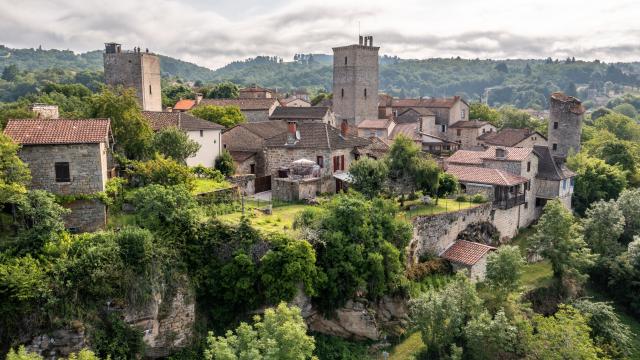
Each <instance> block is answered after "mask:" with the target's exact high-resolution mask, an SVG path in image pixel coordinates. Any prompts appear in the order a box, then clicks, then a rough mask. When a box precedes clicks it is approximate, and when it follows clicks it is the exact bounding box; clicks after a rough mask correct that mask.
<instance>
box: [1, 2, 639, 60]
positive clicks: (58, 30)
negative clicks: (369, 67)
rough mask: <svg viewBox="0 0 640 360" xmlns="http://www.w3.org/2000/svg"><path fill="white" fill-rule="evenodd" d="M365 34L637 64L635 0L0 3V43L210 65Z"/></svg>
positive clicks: (502, 52)
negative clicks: (133, 51)
mask: <svg viewBox="0 0 640 360" xmlns="http://www.w3.org/2000/svg"><path fill="white" fill-rule="evenodd" d="M358 24H360V32H361V33H362V34H367V35H368V34H371V35H373V36H374V45H378V46H380V47H381V49H380V52H381V54H389V55H398V56H400V57H403V58H428V57H451V56H461V57H464V58H478V57H479V58H501V59H502V58H546V57H548V56H552V57H554V58H556V57H558V58H565V57H567V56H575V57H576V58H579V59H588V60H591V59H596V58H597V59H601V60H605V61H639V60H640V0H597V1H593V0H560V1H559V0H511V1H504V0H439V1H433V0H385V1H373V0H372V1H350V0H246V1H245V0H230V1H227V0H180V1H179V0H21V1H11V0H0V44H5V45H7V46H10V47H37V46H38V45H42V47H43V48H46V49H49V48H58V49H71V50H74V51H87V50H95V49H101V48H102V47H103V43H104V42H110V41H114V42H120V43H122V44H123V45H124V47H125V48H127V49H129V48H132V47H133V46H141V47H142V48H143V49H144V48H147V47H148V48H149V49H150V50H151V51H154V52H157V53H161V54H165V55H169V56H173V57H176V58H180V59H183V60H186V61H192V62H195V63H197V64H199V65H203V66H207V67H210V68H216V67H220V66H223V65H225V64H227V63H229V62H230V61H233V60H241V59H245V58H248V57H252V56H256V55H277V56H280V57H283V58H284V59H285V60H289V59H291V58H292V56H293V54H294V53H297V52H304V53H309V52H313V53H327V54H330V53H331V47H332V46H339V45H346V44H350V43H353V42H354V41H357V35H358Z"/></svg>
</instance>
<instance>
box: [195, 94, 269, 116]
mask: <svg viewBox="0 0 640 360" xmlns="http://www.w3.org/2000/svg"><path fill="white" fill-rule="evenodd" d="M204 105H214V106H237V107H238V108H239V109H240V111H241V112H242V114H243V115H244V116H245V117H246V118H247V122H260V121H269V116H271V114H273V111H274V110H275V109H276V108H277V107H278V106H279V105H280V102H279V101H278V99H276V98H242V99H203V100H202V101H201V102H200V104H199V105H198V106H204Z"/></svg>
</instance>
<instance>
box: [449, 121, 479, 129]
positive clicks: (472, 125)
mask: <svg viewBox="0 0 640 360" xmlns="http://www.w3.org/2000/svg"><path fill="white" fill-rule="evenodd" d="M487 124H489V123H488V122H486V121H480V120H469V121H458V122H456V123H455V124H453V125H451V126H449V128H450V129H456V128H467V129H477V128H481V127H483V126H485V125H487Z"/></svg>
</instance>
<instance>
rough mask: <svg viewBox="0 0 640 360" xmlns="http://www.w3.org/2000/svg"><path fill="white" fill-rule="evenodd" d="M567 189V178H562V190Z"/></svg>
mask: <svg viewBox="0 0 640 360" xmlns="http://www.w3.org/2000/svg"><path fill="white" fill-rule="evenodd" d="M566 189H567V179H564V180H562V190H566Z"/></svg>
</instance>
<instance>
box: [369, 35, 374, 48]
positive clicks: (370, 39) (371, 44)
mask: <svg viewBox="0 0 640 360" xmlns="http://www.w3.org/2000/svg"><path fill="white" fill-rule="evenodd" d="M369 46H373V36H369Z"/></svg>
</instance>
